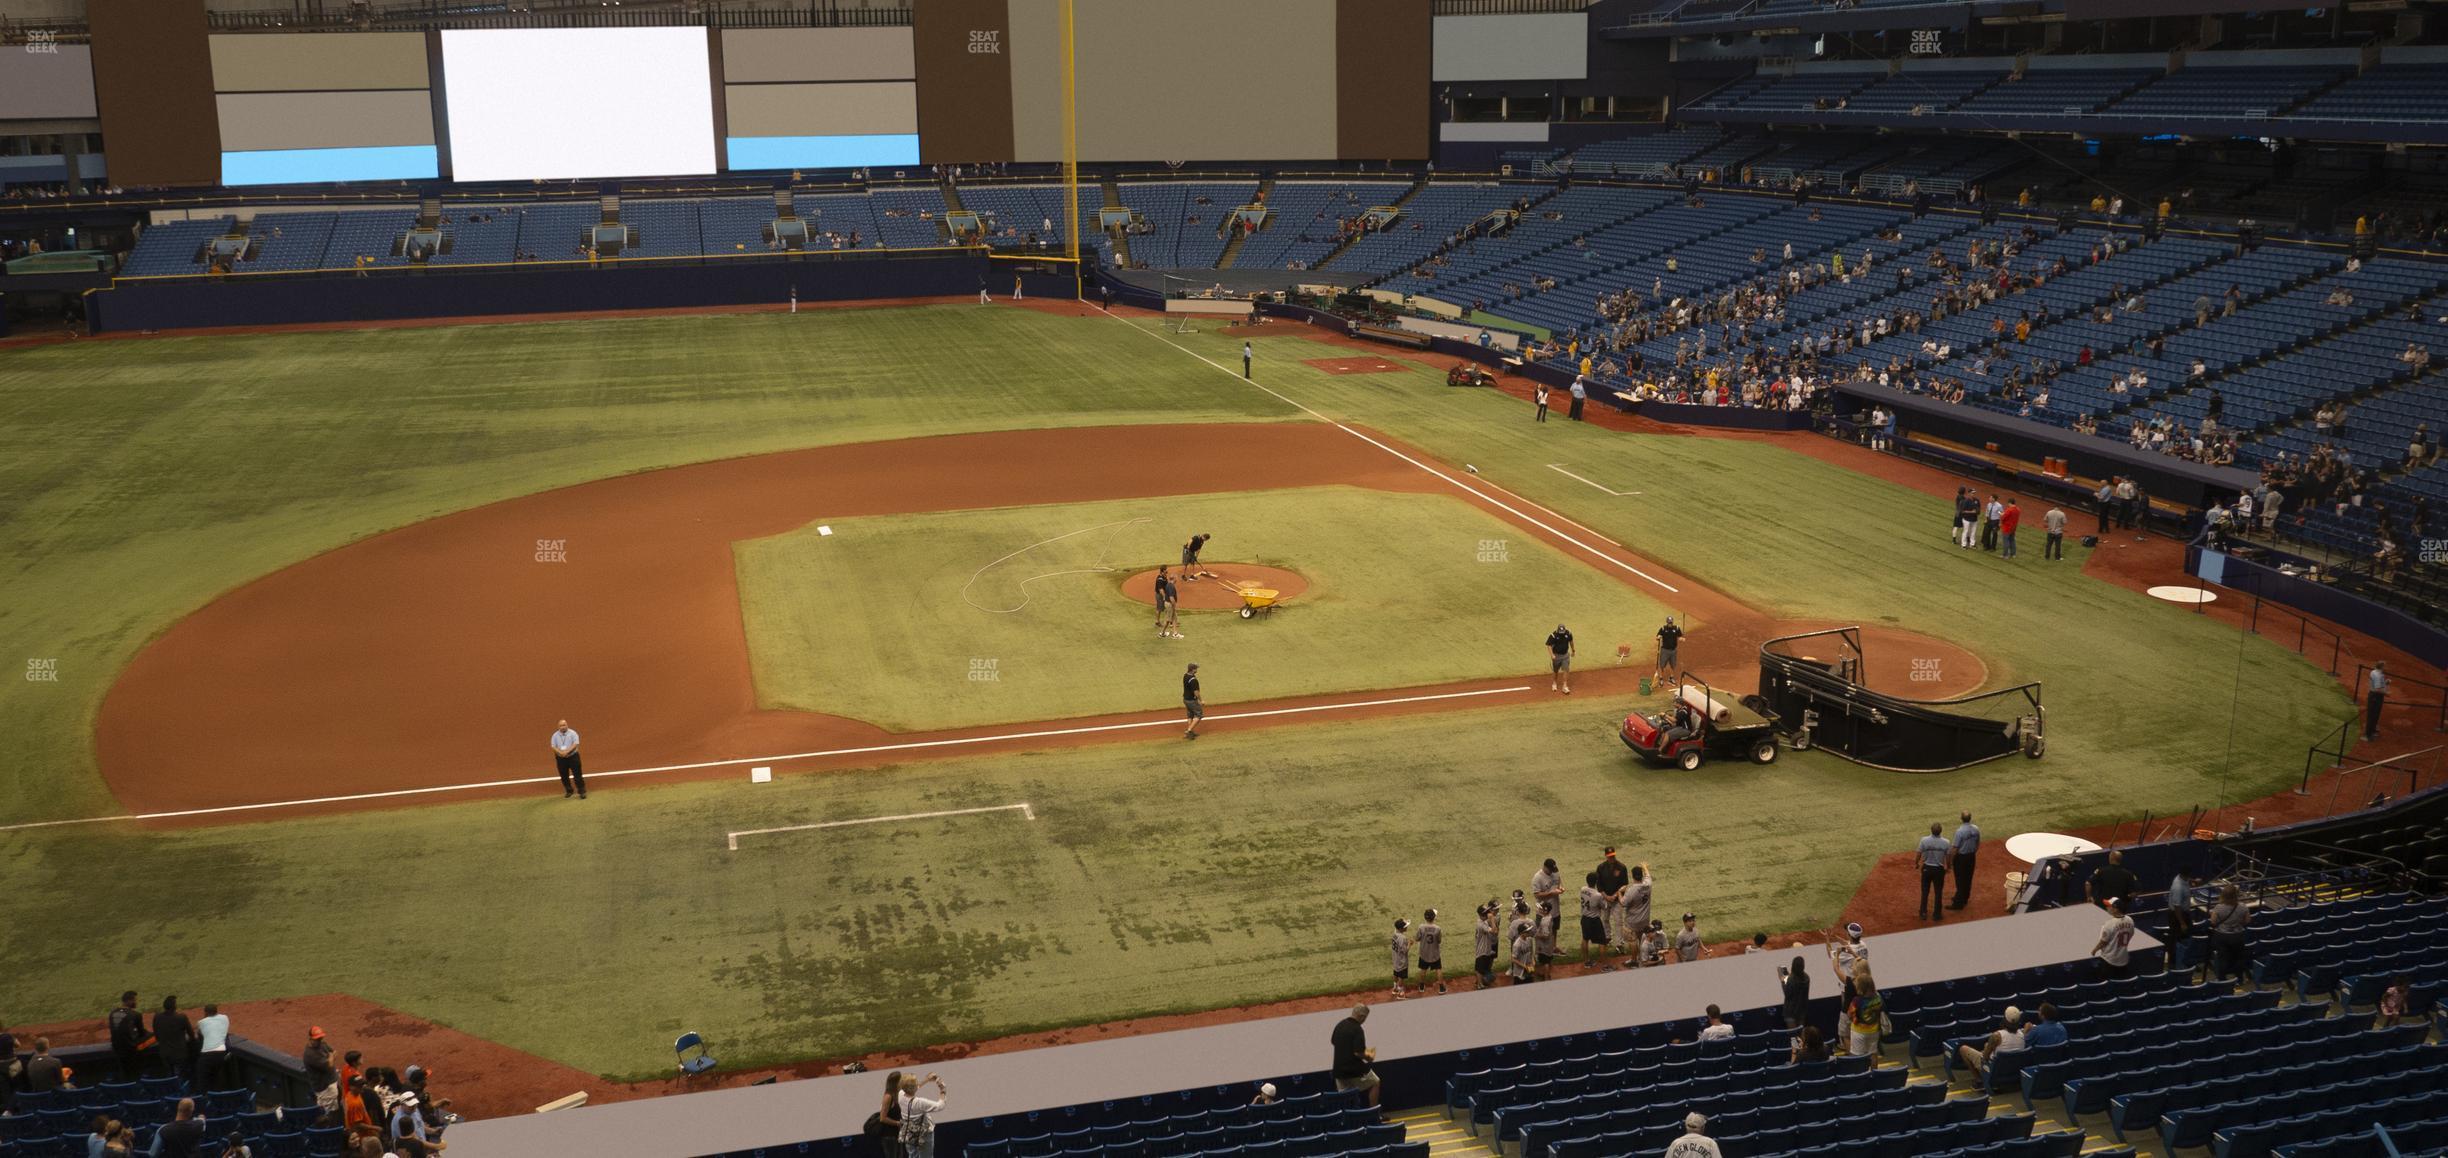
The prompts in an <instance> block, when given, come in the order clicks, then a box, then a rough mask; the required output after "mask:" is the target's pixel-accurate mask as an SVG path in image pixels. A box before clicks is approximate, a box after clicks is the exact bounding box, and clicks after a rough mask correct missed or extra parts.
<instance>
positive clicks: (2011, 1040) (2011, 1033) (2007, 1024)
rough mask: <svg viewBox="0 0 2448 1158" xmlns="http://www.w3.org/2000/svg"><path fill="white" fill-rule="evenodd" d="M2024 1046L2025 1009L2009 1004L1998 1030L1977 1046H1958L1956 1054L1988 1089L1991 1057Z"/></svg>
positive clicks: (1983, 1086)
mask: <svg viewBox="0 0 2448 1158" xmlns="http://www.w3.org/2000/svg"><path fill="white" fill-rule="evenodd" d="M2022 1048H2023V1011H2022V1010H2020V1009H2017V1008H2016V1007H2014V1006H2012V1005H2009V1006H2007V1007H2006V1020H2005V1021H2004V1022H2003V1023H2002V1024H2000V1025H1999V1026H1998V1028H1997V1031H1996V1032H1994V1033H1992V1034H1990V1035H1989V1039H1988V1040H1987V1041H1986V1042H1983V1043H1982V1044H1980V1045H1977V1046H1975V1045H1959V1046H1956V1047H1955V1056H1956V1058H1957V1059H1959V1060H1961V1061H1962V1062H1963V1066H1964V1068H1965V1069H1968V1070H1970V1071H1972V1076H1974V1077H1976V1078H1979V1079H1980V1082H1981V1088H1982V1089H1987V1088H1989V1059H1991V1058H1993V1057H1996V1056H1997V1055H1999V1054H2001V1053H2013V1052H2015V1051H2017V1050H2020V1049H2022Z"/></svg>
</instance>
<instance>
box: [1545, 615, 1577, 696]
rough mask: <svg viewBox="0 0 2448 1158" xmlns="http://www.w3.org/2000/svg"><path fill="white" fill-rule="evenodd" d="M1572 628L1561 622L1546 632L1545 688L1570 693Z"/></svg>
mask: <svg viewBox="0 0 2448 1158" xmlns="http://www.w3.org/2000/svg"><path fill="white" fill-rule="evenodd" d="M1572 657H1573V637H1572V630H1571V629H1570V628H1567V627H1565V626H1564V625H1563V624H1561V623H1559V624H1556V629H1555V630H1554V631H1550V632H1548V633H1547V690H1548V691H1551V692H1562V693H1564V694H1565V695H1568V696H1569V695H1571V694H1572Z"/></svg>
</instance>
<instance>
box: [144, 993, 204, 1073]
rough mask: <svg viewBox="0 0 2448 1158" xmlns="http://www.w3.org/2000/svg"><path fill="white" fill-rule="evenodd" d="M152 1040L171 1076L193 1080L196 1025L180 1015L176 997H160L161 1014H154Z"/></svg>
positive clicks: (182, 1014) (185, 1016)
mask: <svg viewBox="0 0 2448 1158" xmlns="http://www.w3.org/2000/svg"><path fill="white" fill-rule="evenodd" d="M153 1040H154V1041H155V1042H157V1043H159V1045H160V1049H161V1061H162V1065H164V1066H166V1067H168V1069H169V1071H170V1076H172V1077H175V1078H184V1079H186V1080H188V1081H190V1082H192V1081H194V1080H195V1057H194V1055H195V1048H196V1046H197V1045H198V1044H200V1043H198V1042H197V1041H196V1033H195V1023H194V1022H192V1021H189V1020H187V1015H186V1014H184V1013H181V1012H179V1004H178V998H177V997H176V996H175V995H174V996H170V997H165V998H162V1007H161V1012H160V1013H156V1014H154V1015H153Z"/></svg>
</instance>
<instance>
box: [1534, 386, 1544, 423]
mask: <svg viewBox="0 0 2448 1158" xmlns="http://www.w3.org/2000/svg"><path fill="white" fill-rule="evenodd" d="M1530 401H1532V402H1534V403H1537V404H1538V415H1537V416H1536V417H1534V418H1532V419H1531V421H1533V422H1545V421H1547V384H1546V383H1545V382H1541V383H1539V384H1538V385H1536V386H1533V387H1531V388H1530Z"/></svg>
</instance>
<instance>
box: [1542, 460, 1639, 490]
mask: <svg viewBox="0 0 2448 1158" xmlns="http://www.w3.org/2000/svg"><path fill="white" fill-rule="evenodd" d="M1547 469H1549V470H1552V471H1554V472H1556V473H1557V474H1560V475H1563V476H1564V477H1565V478H1568V479H1572V480H1574V481H1575V482H1585V483H1589V485H1591V486H1594V487H1597V488H1598V489H1599V490H1602V491H1605V492H1606V493H1608V494H1610V495H1614V496H1615V497H1616V498H1622V497H1624V496H1626V495H1637V494H1639V493H1640V492H1639V491H1619V490H1616V489H1615V488H1614V487H1611V486H1607V485H1605V484H1604V483H1600V482H1596V481H1594V480H1591V479H1585V478H1582V477H1581V476H1580V475H1577V474H1574V473H1573V472H1571V471H1569V470H1566V469H1564V464H1563V463H1560V462H1551V463H1548V464H1547Z"/></svg>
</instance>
